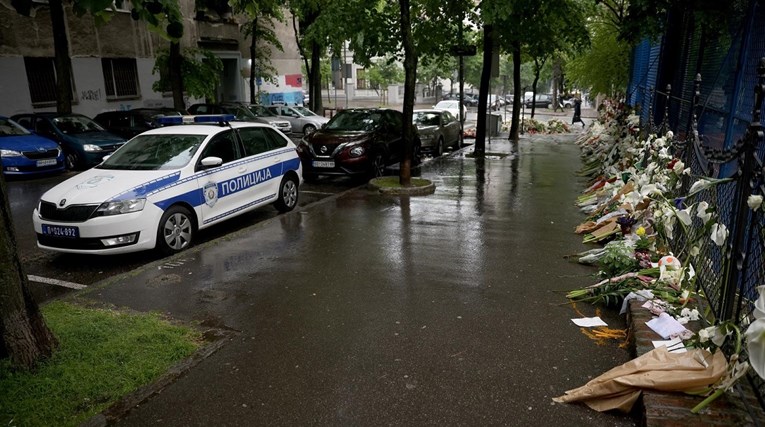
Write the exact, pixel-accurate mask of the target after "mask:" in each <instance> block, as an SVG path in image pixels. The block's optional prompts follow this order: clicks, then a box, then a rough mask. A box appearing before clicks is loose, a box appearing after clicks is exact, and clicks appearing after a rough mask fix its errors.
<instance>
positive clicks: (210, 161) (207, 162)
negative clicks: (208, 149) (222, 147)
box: [199, 156, 223, 169]
mask: <svg viewBox="0 0 765 427" xmlns="http://www.w3.org/2000/svg"><path fill="white" fill-rule="evenodd" d="M199 163H200V164H201V165H202V167H201V169H209V168H214V167H216V166H220V165H222V164H223V159H221V158H220V157H214V156H210V157H205V158H204V159H202V161H201V162H199Z"/></svg>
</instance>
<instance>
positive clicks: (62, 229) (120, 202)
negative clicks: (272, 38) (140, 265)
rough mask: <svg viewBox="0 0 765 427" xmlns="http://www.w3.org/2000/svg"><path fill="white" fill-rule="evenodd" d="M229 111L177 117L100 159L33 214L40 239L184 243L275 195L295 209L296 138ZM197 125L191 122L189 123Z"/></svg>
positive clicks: (167, 250) (106, 245) (86, 244)
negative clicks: (240, 119)
mask: <svg viewBox="0 0 765 427" xmlns="http://www.w3.org/2000/svg"><path fill="white" fill-rule="evenodd" d="M229 120H233V116H220V115H219V116H193V117H181V116H171V117H165V118H163V119H161V121H162V123H163V124H165V125H169V124H179V125H177V126H175V125H173V126H166V127H161V128H158V129H153V130H150V131H147V132H144V133H142V134H140V135H138V136H136V137H134V138H133V139H131V140H130V141H129V142H128V143H126V144H125V145H124V146H122V147H120V148H119V149H118V150H117V151H115V152H114V153H113V154H112V155H111V156H108V157H106V158H105V160H104V161H103V162H102V163H101V164H99V165H98V166H96V167H94V168H92V169H90V170H87V171H84V172H82V173H80V174H78V175H76V176H74V177H72V178H69V179H68V180H66V181H64V182H62V183H60V184H58V185H56V186H55V187H53V188H52V189H50V190H49V191H47V192H46V193H45V194H43V196H42V198H41V199H40V203H39V204H38V206H37V209H35V210H34V213H33V222H34V228H35V232H36V233H37V245H38V246H39V247H40V248H42V249H48V250H52V251H58V252H68V253H87V254H118V253H125V252H135V251H140V250H147V249H153V248H156V249H158V250H159V251H160V252H161V253H163V254H172V253H176V252H180V251H182V250H184V249H186V248H188V247H189V246H190V245H191V244H192V242H193V238H194V235H195V234H196V232H197V231H198V230H201V229H203V228H206V227H209V226H211V225H213V224H216V223H219V222H221V221H224V220H227V219H229V218H233V217H235V216H237V215H241V214H243V213H245V212H247V211H250V210H253V209H255V208H257V207H259V206H263V205H265V204H269V203H273V204H274V206H275V207H276V208H277V209H278V210H279V211H281V212H287V211H290V210H292V209H294V208H295V206H296V205H297V202H298V188H299V186H300V184H301V183H302V181H303V178H302V167H301V165H300V159H299V158H298V155H297V152H296V147H295V144H294V143H293V142H292V141H291V140H290V139H288V138H287V137H286V136H284V135H283V134H282V133H281V132H279V131H277V130H276V129H274V128H273V127H271V126H269V125H265V124H260V123H251V122H229ZM192 122H193V124H188V123H192Z"/></svg>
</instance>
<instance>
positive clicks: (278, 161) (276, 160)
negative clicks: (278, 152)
mask: <svg viewBox="0 0 765 427" xmlns="http://www.w3.org/2000/svg"><path fill="white" fill-rule="evenodd" d="M272 161H273V162H274V164H276V163H280V162H281V161H282V158H281V157H274V158H273V160H272Z"/></svg>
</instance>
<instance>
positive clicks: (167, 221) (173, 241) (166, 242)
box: [157, 206, 194, 255]
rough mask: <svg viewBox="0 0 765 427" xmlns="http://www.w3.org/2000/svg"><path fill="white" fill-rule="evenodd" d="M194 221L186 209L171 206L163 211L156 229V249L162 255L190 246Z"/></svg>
mask: <svg viewBox="0 0 765 427" xmlns="http://www.w3.org/2000/svg"><path fill="white" fill-rule="evenodd" d="M193 235H194V221H193V220H192V216H191V213H190V212H189V210H188V209H186V208H184V207H182V206H172V207H171V208H170V209H168V210H167V211H165V213H164V214H163V215H162V219H161V220H160V221H159V229H158V230H157V249H158V250H159V251H160V252H161V253H162V254H164V255H172V254H174V253H178V252H180V251H182V250H184V249H186V248H188V247H189V246H191V239H192V237H193Z"/></svg>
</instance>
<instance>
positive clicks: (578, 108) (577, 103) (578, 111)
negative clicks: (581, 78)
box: [571, 95, 585, 127]
mask: <svg viewBox="0 0 765 427" xmlns="http://www.w3.org/2000/svg"><path fill="white" fill-rule="evenodd" d="M577 122H579V123H581V124H582V127H585V124H584V120H582V98H581V97H580V96H579V95H577V96H576V98H574V118H573V119H571V124H572V125H573V124H574V123H577Z"/></svg>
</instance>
